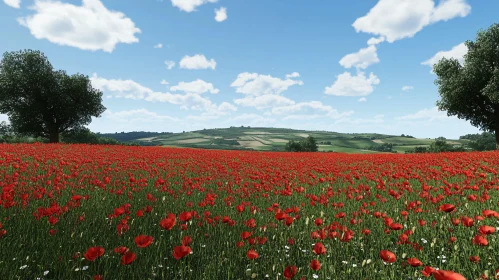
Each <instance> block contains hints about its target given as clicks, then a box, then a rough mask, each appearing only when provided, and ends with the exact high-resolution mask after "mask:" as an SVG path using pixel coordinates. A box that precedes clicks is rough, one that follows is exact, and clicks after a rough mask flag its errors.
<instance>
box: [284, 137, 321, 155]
mask: <svg viewBox="0 0 499 280" xmlns="http://www.w3.org/2000/svg"><path fill="white" fill-rule="evenodd" d="M284 150H285V151H288V152H317V151H318V150H319V148H318V146H317V142H316V141H315V138H314V137H312V136H308V137H307V138H305V139H303V140H301V141H299V142H296V141H293V140H291V141H289V142H288V143H286V146H285V147H284Z"/></svg>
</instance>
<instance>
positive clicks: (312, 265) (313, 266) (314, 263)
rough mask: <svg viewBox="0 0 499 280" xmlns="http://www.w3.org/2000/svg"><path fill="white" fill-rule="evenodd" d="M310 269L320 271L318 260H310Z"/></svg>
mask: <svg viewBox="0 0 499 280" xmlns="http://www.w3.org/2000/svg"><path fill="white" fill-rule="evenodd" d="M310 268H311V269H312V270H315V271H317V270H319V269H321V263H320V262H319V261H318V260H312V261H311V262H310Z"/></svg>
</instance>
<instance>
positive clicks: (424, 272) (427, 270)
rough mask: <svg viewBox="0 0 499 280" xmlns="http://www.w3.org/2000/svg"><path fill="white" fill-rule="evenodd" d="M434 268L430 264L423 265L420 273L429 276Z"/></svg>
mask: <svg viewBox="0 0 499 280" xmlns="http://www.w3.org/2000/svg"><path fill="white" fill-rule="evenodd" d="M434 271H435V269H434V268H433V267H431V266H425V267H424V269H423V270H422V271H421V274H423V275H424V276H426V277H429V276H430V275H432V274H433V272H434Z"/></svg>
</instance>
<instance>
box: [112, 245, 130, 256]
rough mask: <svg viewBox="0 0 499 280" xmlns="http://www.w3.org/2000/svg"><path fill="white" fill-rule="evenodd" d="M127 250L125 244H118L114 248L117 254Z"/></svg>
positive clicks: (122, 253)
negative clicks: (118, 245)
mask: <svg viewBox="0 0 499 280" xmlns="http://www.w3.org/2000/svg"><path fill="white" fill-rule="evenodd" d="M128 251H129V249H128V248H127V247H125V246H120V247H116V248H114V252H115V253H116V254H119V255H124V254H126V253H127V252H128Z"/></svg>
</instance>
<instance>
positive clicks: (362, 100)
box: [357, 97, 367, 102]
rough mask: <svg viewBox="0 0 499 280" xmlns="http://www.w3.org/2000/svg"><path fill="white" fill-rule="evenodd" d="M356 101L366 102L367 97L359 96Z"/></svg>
mask: <svg viewBox="0 0 499 280" xmlns="http://www.w3.org/2000/svg"><path fill="white" fill-rule="evenodd" d="M357 101H359V102H367V99H366V98H365V97H361V98H359V100H357Z"/></svg>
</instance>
